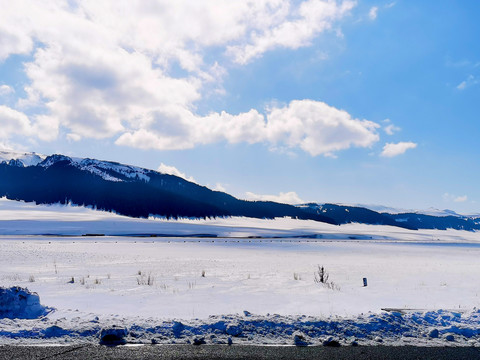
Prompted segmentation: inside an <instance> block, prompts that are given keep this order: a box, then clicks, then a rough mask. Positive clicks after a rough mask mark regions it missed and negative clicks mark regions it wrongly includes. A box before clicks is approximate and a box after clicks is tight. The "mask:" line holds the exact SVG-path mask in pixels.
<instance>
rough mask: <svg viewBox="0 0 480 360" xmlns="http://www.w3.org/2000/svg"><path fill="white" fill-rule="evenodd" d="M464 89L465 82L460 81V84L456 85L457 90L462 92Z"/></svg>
mask: <svg viewBox="0 0 480 360" xmlns="http://www.w3.org/2000/svg"><path fill="white" fill-rule="evenodd" d="M466 87H467V82H466V81H462V82H461V83H460V84H458V85H457V89H458V90H463V89H465V88H466Z"/></svg>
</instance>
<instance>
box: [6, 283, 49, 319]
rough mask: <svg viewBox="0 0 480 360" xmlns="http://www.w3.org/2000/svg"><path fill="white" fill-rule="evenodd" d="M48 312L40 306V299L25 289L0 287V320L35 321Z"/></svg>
mask: <svg viewBox="0 0 480 360" xmlns="http://www.w3.org/2000/svg"><path fill="white" fill-rule="evenodd" d="M47 313H48V310H47V308H46V307H45V306H42V305H41V304H40V297H39V296H38V294H37V293H32V292H30V291H29V290H28V289H26V288H21V287H18V286H17V287H11V288H4V287H0V318H9V319H36V318H38V317H40V316H43V315H46V314H47Z"/></svg>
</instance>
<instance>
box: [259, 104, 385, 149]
mask: <svg viewBox="0 0 480 360" xmlns="http://www.w3.org/2000/svg"><path fill="white" fill-rule="evenodd" d="M378 127H379V125H378V124H376V123H374V122H371V121H367V120H359V119H354V118H352V117H351V115H350V114H349V113H347V112H346V111H344V110H339V109H336V108H334V107H332V106H329V105H327V104H325V103H323V102H319V101H312V100H301V101H298V100H296V101H292V102H291V103H290V104H289V106H287V107H283V108H274V109H272V110H271V111H270V113H269V114H268V115H267V124H266V137H267V139H268V140H269V141H270V142H272V143H279V142H280V143H284V144H286V145H287V146H289V147H296V146H298V147H300V148H301V149H303V150H304V151H306V152H308V153H309V154H310V155H312V156H316V155H320V154H323V155H327V156H328V155H332V153H333V152H336V151H339V150H344V149H348V148H349V147H351V146H357V147H369V146H371V145H372V144H374V143H375V142H377V141H378V140H379V136H378V134H377V132H376V129H377V128H378Z"/></svg>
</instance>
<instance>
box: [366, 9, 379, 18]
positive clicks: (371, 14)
mask: <svg viewBox="0 0 480 360" xmlns="http://www.w3.org/2000/svg"><path fill="white" fill-rule="evenodd" d="M377 15H378V7H377V6H372V7H371V8H370V11H369V12H368V17H369V18H370V20H375V19H376V18H377Z"/></svg>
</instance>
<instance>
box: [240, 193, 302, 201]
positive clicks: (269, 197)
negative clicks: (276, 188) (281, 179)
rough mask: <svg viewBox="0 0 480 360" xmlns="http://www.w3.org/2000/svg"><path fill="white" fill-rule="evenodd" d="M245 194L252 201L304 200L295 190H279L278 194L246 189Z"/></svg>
mask: <svg viewBox="0 0 480 360" xmlns="http://www.w3.org/2000/svg"><path fill="white" fill-rule="evenodd" d="M245 196H246V198H247V200H252V201H274V202H279V203H284V204H301V203H303V202H304V201H303V200H302V199H300V197H299V196H298V195H297V193H296V192H295V191H290V192H286V193H283V192H281V193H280V194H278V195H259V194H254V193H252V192H248V191H247V192H246V193H245Z"/></svg>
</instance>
